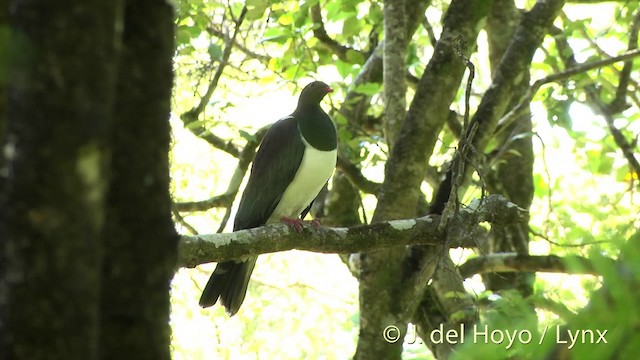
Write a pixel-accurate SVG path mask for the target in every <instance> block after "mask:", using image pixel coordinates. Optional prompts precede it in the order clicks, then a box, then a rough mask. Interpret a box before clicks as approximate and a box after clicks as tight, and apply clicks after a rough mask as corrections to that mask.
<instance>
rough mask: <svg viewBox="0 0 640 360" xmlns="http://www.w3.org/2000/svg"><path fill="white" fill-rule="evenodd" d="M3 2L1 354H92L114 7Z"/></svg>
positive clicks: (96, 320)
mask: <svg viewBox="0 0 640 360" xmlns="http://www.w3.org/2000/svg"><path fill="white" fill-rule="evenodd" d="M9 7H10V8H11V9H12V13H11V19H10V22H9V28H8V29H10V38H9V42H10V45H9V47H8V49H9V54H10V55H9V56H10V62H9V64H8V66H7V68H6V72H5V74H6V75H7V76H8V78H7V88H6V99H5V101H6V103H5V106H6V108H5V109H4V111H5V112H4V114H5V119H6V127H5V131H4V134H3V138H2V144H1V148H2V149H3V151H2V157H3V159H2V162H1V163H2V168H1V169H0V241H1V243H0V264H1V265H0V266H1V268H0V354H2V356H3V358H6V359H56V358H59V359H95V358H96V357H97V352H98V334H99V306H98V304H99V301H98V296H99V289H100V264H101V250H102V245H101V237H100V233H101V230H102V227H103V224H104V209H103V198H104V194H105V189H106V188H107V185H108V184H107V171H106V169H107V167H106V165H107V159H108V158H109V155H108V151H107V148H106V142H107V138H108V132H109V129H110V125H111V119H112V109H113V101H114V89H115V83H116V81H115V68H116V49H115V46H114V45H115V41H114V39H115V26H114V25H115V23H116V5H115V4H114V3H113V2H99V3H95V2H93V3H88V2H85V1H65V2H56V1H46V2H45V1H38V2H34V1H13V2H12V3H11V5H10V6H9ZM71 8H73V9H74V11H70V10H69V9H71ZM73 29H77V30H73ZM3 51H5V50H4V49H3Z"/></svg>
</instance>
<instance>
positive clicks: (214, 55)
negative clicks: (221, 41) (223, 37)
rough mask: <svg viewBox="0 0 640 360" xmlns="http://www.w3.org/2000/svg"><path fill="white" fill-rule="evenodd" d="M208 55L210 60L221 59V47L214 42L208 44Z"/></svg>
mask: <svg viewBox="0 0 640 360" xmlns="http://www.w3.org/2000/svg"><path fill="white" fill-rule="evenodd" d="M209 56H211V59H212V60H215V61H222V48H221V47H220V45H218V44H216V43H212V44H210V45H209Z"/></svg>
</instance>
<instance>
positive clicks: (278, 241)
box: [179, 195, 526, 267]
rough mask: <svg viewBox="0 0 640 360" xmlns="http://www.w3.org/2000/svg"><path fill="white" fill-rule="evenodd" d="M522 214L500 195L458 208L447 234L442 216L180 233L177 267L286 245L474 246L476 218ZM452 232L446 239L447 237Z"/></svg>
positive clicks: (337, 248)
mask: <svg viewBox="0 0 640 360" xmlns="http://www.w3.org/2000/svg"><path fill="white" fill-rule="evenodd" d="M524 218H526V211H524V210H522V209H520V208H519V207H518V206H516V205H515V204H513V203H511V202H509V201H507V200H506V199H505V198H504V197H502V196H499V195H492V196H489V197H487V198H485V199H483V200H482V201H479V200H476V201H474V202H472V204H470V206H469V207H468V208H467V209H466V210H464V211H461V212H460V214H459V217H458V221H456V222H453V223H452V225H451V227H452V228H454V227H455V231H453V229H452V230H451V231H449V230H448V231H447V234H443V233H441V232H439V231H438V230H437V228H438V223H439V221H440V217H439V216H437V215H429V216H424V217H421V218H417V219H405V220H391V221H387V222H381V223H376V224H371V225H363V226H357V227H352V228H327V227H320V228H318V229H315V228H314V227H313V226H311V225H309V226H306V227H304V230H303V232H302V233H298V232H296V231H294V230H291V229H290V228H289V227H287V226H286V225H284V224H274V225H267V226H263V227H259V228H254V229H248V230H240V231H236V232H233V233H225V234H208V235H195V236H182V239H181V241H180V256H179V266H186V267H193V266H196V265H199V264H202V263H206V262H212V261H225V260H230V259H237V258H242V257H245V256H249V255H258V254H265V253H270V252H277V251H285V250H292V249H298V250H308V251H314V252H321V253H355V252H362V251H373V250H377V249H382V248H387V247H392V246H398V245H411V244H423V245H440V244H443V243H445V242H446V243H447V244H448V245H449V246H451V247H454V246H466V247H472V246H475V244H476V238H477V236H476V235H477V232H476V231H475V229H476V227H477V225H478V224H479V223H480V222H483V221H488V222H490V223H492V224H494V225H497V226H503V225H505V224H507V223H516V222H519V221H521V220H522V219H524ZM448 237H450V238H448Z"/></svg>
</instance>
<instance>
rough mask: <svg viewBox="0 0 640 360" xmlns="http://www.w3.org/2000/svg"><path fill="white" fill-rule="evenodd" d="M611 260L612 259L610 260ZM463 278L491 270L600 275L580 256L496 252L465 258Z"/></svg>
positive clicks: (461, 273) (589, 262) (462, 269)
mask: <svg viewBox="0 0 640 360" xmlns="http://www.w3.org/2000/svg"><path fill="white" fill-rule="evenodd" d="M612 261H613V260H612ZM459 271H460V275H462V277H463V278H469V277H472V276H473V275H475V274H484V273H492V272H548V273H567V274H591V275H600V274H599V273H598V271H597V269H596V268H595V267H594V266H593V264H592V262H591V261H590V260H589V259H587V258H584V257H582V256H574V255H571V256H564V257H561V256H557V255H527V254H517V253H496V254H489V255H486V256H481V257H475V258H471V259H469V260H467V262H465V263H464V264H462V265H460V267H459Z"/></svg>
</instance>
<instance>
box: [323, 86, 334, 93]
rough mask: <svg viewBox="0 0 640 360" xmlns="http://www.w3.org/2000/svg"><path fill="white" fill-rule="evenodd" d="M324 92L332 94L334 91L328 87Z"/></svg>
mask: <svg viewBox="0 0 640 360" xmlns="http://www.w3.org/2000/svg"><path fill="white" fill-rule="evenodd" d="M324 91H326V92H327V93H332V92H333V89H332V88H331V87H330V86H327V87H326V88H324Z"/></svg>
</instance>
